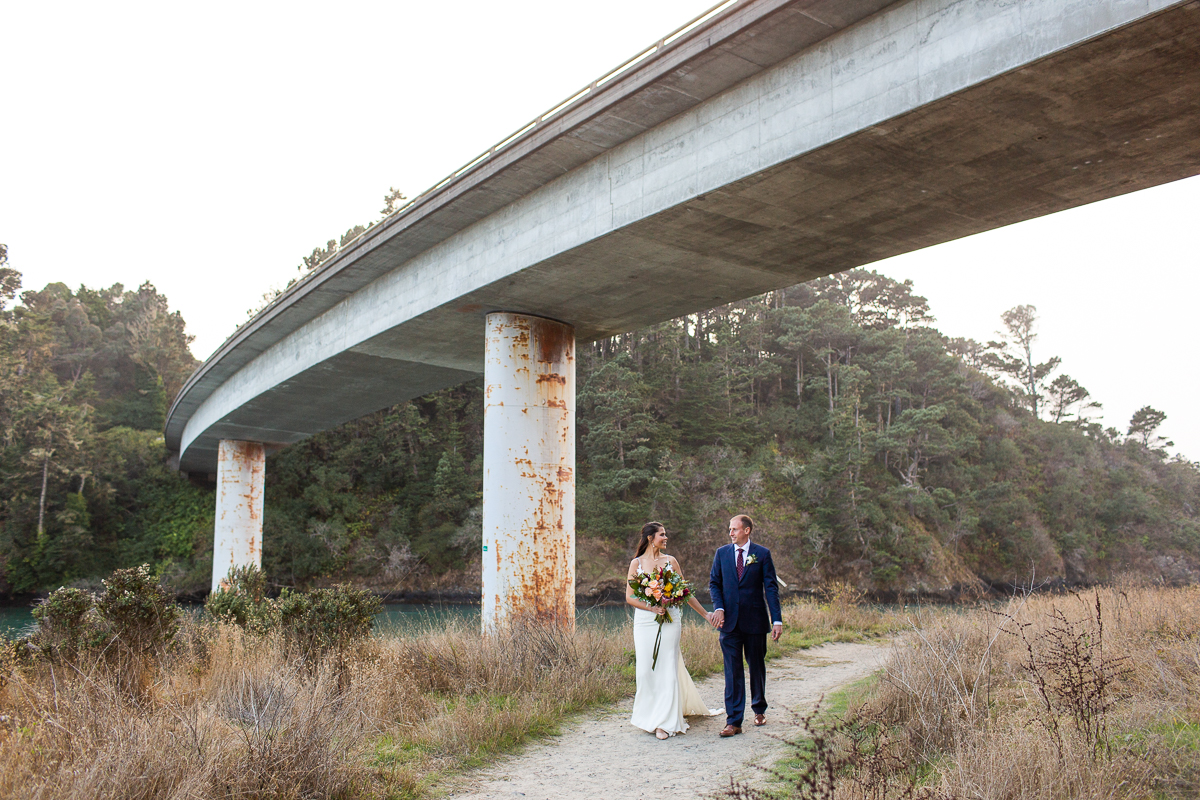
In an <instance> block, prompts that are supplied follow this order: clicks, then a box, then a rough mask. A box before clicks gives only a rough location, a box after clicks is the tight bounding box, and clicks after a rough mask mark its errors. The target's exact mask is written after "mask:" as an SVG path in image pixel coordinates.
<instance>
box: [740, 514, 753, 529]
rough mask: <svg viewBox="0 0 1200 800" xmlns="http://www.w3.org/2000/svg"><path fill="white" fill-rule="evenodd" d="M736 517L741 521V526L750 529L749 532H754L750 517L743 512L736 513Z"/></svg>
mask: <svg viewBox="0 0 1200 800" xmlns="http://www.w3.org/2000/svg"><path fill="white" fill-rule="evenodd" d="M737 518H738V521H739V522H741V523H742V527H744V528H745V529H746V530H748V531H750V533H754V520H752V519H750V517H748V516H746V515H745V514H738V515H737Z"/></svg>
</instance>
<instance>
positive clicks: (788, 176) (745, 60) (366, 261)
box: [166, 0, 1200, 627]
mask: <svg viewBox="0 0 1200 800" xmlns="http://www.w3.org/2000/svg"><path fill="white" fill-rule="evenodd" d="M1198 131H1200V3H1198V2H1196V1H1195V0H1191V1H1190V2H1170V1H1167V0H899V1H898V2H891V1H890V0H731V1H730V2H727V3H725V4H723V5H722V6H719V7H718V8H717V9H714V11H713V12H710V13H709V14H708V15H706V16H704V17H701V18H700V19H698V20H696V21H693V23H691V24H689V25H688V26H685V27H684V28H682V29H680V30H679V31H676V32H675V33H673V34H672V35H670V36H668V37H665V38H664V39H663V40H661V41H659V42H658V43H656V44H655V45H653V46H652V47H650V48H648V49H647V50H646V51H644V52H642V53H639V54H637V56H636V57H634V58H633V59H631V60H630V61H628V62H626V63H625V64H623V65H622V66H620V67H618V68H617V69H616V70H614V71H612V72H611V73H609V74H607V75H605V76H602V77H601V78H599V79H598V80H596V81H594V82H593V83H592V84H590V85H589V86H587V87H585V88H584V89H582V90H581V91H580V92H579V93H578V94H577V95H575V96H574V97H571V98H569V99H567V100H566V101H565V102H564V103H562V104H561V105H559V106H558V107H556V108H554V109H552V110H551V111H548V112H547V113H545V114H542V115H541V116H539V117H537V118H536V119H535V120H534V121H532V122H531V123H530V124H529V125H527V126H526V127H524V128H523V129H521V130H520V131H518V132H516V133H514V134H513V135H512V136H511V137H509V138H508V139H506V140H505V141H503V142H501V143H499V144H497V145H496V146H495V147H492V148H490V149H489V150H487V151H486V152H484V153H482V154H480V155H479V156H478V157H477V158H475V159H474V160H472V161H471V162H469V163H468V164H467V165H466V166H464V167H463V168H462V169H460V170H458V171H456V172H455V173H454V174H453V175H450V176H448V177H447V178H446V179H445V180H443V181H442V182H441V183H439V184H438V185H437V186H435V187H433V188H432V189H431V190H429V191H427V192H425V193H424V194H422V195H420V196H419V197H417V198H416V199H414V200H413V201H412V202H411V203H410V204H409V205H408V206H406V207H405V208H403V209H402V210H401V211H399V212H398V213H396V214H394V215H393V216H392V217H390V218H389V219H387V220H386V221H385V222H383V223H382V224H380V225H377V226H375V227H374V228H372V229H371V230H369V231H368V232H367V233H365V234H364V235H363V236H361V237H360V238H359V239H357V240H356V241H355V242H353V243H352V244H350V245H349V246H347V247H345V248H343V250H342V251H341V252H340V253H338V255H337V256H336V257H334V258H333V259H331V260H330V261H328V262H326V263H325V264H323V265H321V267H320V268H318V269H317V270H316V271H315V272H313V273H312V274H310V275H309V276H308V277H307V278H306V279H305V280H304V281H302V282H301V283H299V284H298V285H296V286H293V287H292V288H291V289H289V290H288V291H287V292H285V293H284V294H283V295H282V296H281V297H280V298H279V299H278V300H276V301H275V302H274V303H273V304H272V305H271V306H269V307H268V308H267V309H265V310H264V311H262V312H261V313H259V314H258V315H257V316H256V317H254V319H252V320H250V321H249V322H248V323H246V324H245V325H243V326H242V327H241V328H240V329H239V330H238V331H237V332H236V333H235V334H234V335H233V336H232V337H230V338H229V340H228V341H226V342H225V344H224V345H222V347H221V348H220V349H219V350H218V351H217V352H216V353H215V354H214V355H213V356H212V357H211V358H209V360H208V361H206V362H205V363H204V364H203V365H202V366H201V367H200V368H199V369H198V370H197V371H196V372H195V373H194V374H193V375H192V376H191V378H190V379H189V380H188V382H187V383H186V385H185V386H184V388H183V390H182V392H181V393H180V395H179V397H178V399H177V400H176V401H175V404H174V406H173V407H172V409H171V412H170V415H169V418H168V421H167V428H166V436H167V443H168V446H169V447H170V449H171V450H172V451H173V452H174V453H177V454H178V456H177V457H178V460H179V467H180V469H181V470H184V471H187V472H192V473H209V474H214V475H215V476H216V478H217V481H218V495H217V523H216V550H215V554H214V565H213V585H214V587H216V586H217V585H218V583H219V581H220V580H221V578H223V577H224V575H225V574H226V571H227V570H228V569H229V567H230V566H231V565H235V564H244V563H257V562H258V561H259V559H260V557H261V551H260V544H261V535H262V481H263V469H264V454H265V453H266V452H268V451H269V450H270V449H271V448H275V447H279V446H283V445H287V444H290V443H292V442H296V441H299V440H300V439H303V438H304V437H307V436H310V435H312V434H314V433H317V432H318V431H321V430H325V429H327V428H330V427H333V426H335V425H338V424H340V423H342V422H345V421H347V420H350V419H354V418H356V417H359V416H362V415H363V414H366V413H369V412H371V411H375V410H377V409H379V408H383V407H386V406H388V405H392V404H395V403H398V402H401V401H404V400H406V399H409V398H413V397H417V396H419V395H422V394H425V393H428V392H430V391H433V390H436V389H440V388H443V387H447V386H451V385H454V384H457V383H460V382H462V381H465V380H468V379H471V378H474V377H476V376H478V375H479V374H481V373H482V374H483V375H484V379H485V384H486V411H485V440H484V447H485V452H484V458H485V466H484V498H483V502H484V508H483V525H484V534H483V543H482V546H483V549H484V553H483V563H484V578H483V581H484V592H483V593H484V597H483V601H484V625H485V627H490V626H492V625H494V624H496V623H499V622H503V621H504V620H505V619H507V618H508V617H509V616H511V615H513V614H531V615H534V616H538V617H542V618H555V619H559V620H562V621H564V622H569V621H570V620H572V619H573V612H574V608H573V597H574V468H575V463H574V461H575V454H574V438H575V436H574V410H575V396H574V391H575V386H574V376H575V367H574V347H575V343H576V342H588V341H593V340H595V339H597V338H600V337H605V336H609V335H612V334H616V333H620V332H624V331H628V330H631V329H635V328H638V327H642V326H645V325H649V324H652V323H656V322H660V321H663V320H666V319H669V318H672V317H676V316H679V315H682V314H686V313H690V312H694V311H697V310H700V309H705V308H710V307H712V306H714V305H719V304H722V303H726V302H730V301H734V300H738V299H742V298H745V297H748V296H751V295H755V294H759V293H761V292H764V291H768V290H771V289H776V288H779V287H782V286H787V285H791V284H794V283H797V282H800V281H804V280H809V279H812V278H816V277H818V276H821V275H826V274H829V273H832V272H837V271H841V270H845V269H849V268H852V267H856V266H860V265H863V264H869V263H871V262H874V261H877V260H879V259H883V258H887V257H889V256H893V255H897V254H900V253H904V252H908V251H912V250H916V249H919V248H923V247H927V246H929V245H933V244H937V243H940V242H945V241H948V240H951V239H956V238H959V237H962V236H967V235H970V234H973V233H978V232H980V231H985V230H989V229H992V228H996V227H999V226H1002V225H1008V224H1011V223H1014V222H1019V221H1022V220H1026V219H1030V218H1033V217H1037V216H1041V215H1045V214H1050V213H1053V212H1056V211H1061V210H1063V209H1067V208H1072V207H1074V206H1078V205H1082V204H1084V203H1090V202H1093V201H1096V200H1101V199H1104V198H1108V197H1112V196H1115V195H1119V194H1123V193H1126V192H1131V191H1135V190H1138V189H1143V188H1146V187H1149V186H1154V185H1157V184H1160V183H1165V182H1167V181H1172V180H1177V179H1180V178H1184V177H1188V176H1191V175H1194V174H1196V173H1198V172H1200V136H1198V135H1197V132H1198ZM248 266H250V265H248ZM1131 266H1133V265H1131ZM1063 269H1071V270H1076V271H1077V272H1078V273H1079V277H1080V280H1088V279H1089V275H1088V268H1087V265H1086V264H1064V265H1063ZM973 277H974V276H973V275H972V273H971V271H970V265H963V274H962V280H964V281H970V280H972V279H973Z"/></svg>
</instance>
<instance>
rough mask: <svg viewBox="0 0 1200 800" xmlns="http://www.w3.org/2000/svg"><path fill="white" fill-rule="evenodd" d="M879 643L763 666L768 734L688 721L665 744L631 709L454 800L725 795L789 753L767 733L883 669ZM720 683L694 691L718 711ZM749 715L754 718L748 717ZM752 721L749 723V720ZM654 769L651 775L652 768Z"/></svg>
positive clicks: (481, 777) (492, 773)
mask: <svg viewBox="0 0 1200 800" xmlns="http://www.w3.org/2000/svg"><path fill="white" fill-rule="evenodd" d="M886 650H887V646H886V645H881V644H828V645H824V646H822V647H816V648H813V649H812V650H806V651H802V652H800V653H797V654H796V655H793V656H790V657H788V658H783V659H778V660H775V661H773V662H771V663H770V664H768V666H767V702H769V703H770V704H771V708H769V709H768V710H767V725H765V726H764V727H762V728H755V727H753V725H749V726H748V727H745V728H743V733H742V735H741V736H733V737H731V738H729V739H722V738H720V737H719V736H717V732H718V731H720V730H721V728H722V727H723V726H724V725H725V715H724V713H722V714H719V715H717V716H715V717H689V718H688V722H689V723H690V724H691V729H690V730H689V731H688V732H687V734H686V735H683V736H676V737H673V738H671V739H668V740H667V741H663V742H660V741H658V740H657V739H655V738H654V735H653V734H650V733H646V732H644V731H641V730H638V729H637V728H634V727H633V726H632V725H630V724H629V714H630V710H631V708H632V707H633V700H632V698H631V699H628V700H625V701H624V702H622V703H621V704H620V705H618V706H617V707H616V708H613V709H611V710H608V711H601V712H599V713H597V714H594V715H593V716H592V717H591V718H589V719H587V720H582V721H579V722H574V723H571V724H570V725H568V726H566V727H565V728H564V730H563V733H562V735H561V736H558V737H556V738H554V739H552V740H550V741H549V742H546V743H544V744H538V745H534V746H532V747H530V748H528V749H527V750H526V751H525V752H523V753H521V754H520V755H516V756H512V757H510V758H507V759H504V760H503V761H501V762H499V763H497V764H495V765H493V766H491V767H488V768H486V769H481V770H479V771H477V772H474V773H472V774H470V775H468V776H465V777H464V778H462V779H461V780H460V781H459V783H458V785H457V786H456V787H454V788H453V789H452V790H451V791H450V793H449V796H450V797H453V798H459V800H484V798H486V799H487V800H492V799H493V798H514V797H524V798H527V799H528V800H564V798H573V797H607V798H620V799H621V800H639V799H640V798H647V800H649V798H656V799H657V798H662V797H663V796H665V793H667V792H669V793H670V796H672V797H678V798H696V797H704V796H705V795H708V794H711V793H713V792H718V791H720V790H721V789H722V788H724V787H727V786H729V780H730V778H731V777H732V778H735V779H739V780H751V781H758V780H762V773H761V772H760V771H759V770H757V769H755V768H754V767H753V765H754V764H770V763H772V762H773V761H774V760H775V759H777V758H778V757H779V756H780V755H782V754H783V752H784V745H783V744H782V743H781V742H779V741H778V740H776V739H773V738H771V737H770V736H769V735H768V734H770V733H775V734H787V733H790V732H792V731H794V730H795V729H794V728H793V727H792V726H791V725H788V724H787V721H788V720H789V719H791V718H792V713H793V712H801V713H803V712H804V711H807V710H808V709H810V708H811V707H812V705H813V703H815V702H816V700H817V699H818V698H819V697H820V696H821V695H822V694H825V693H828V692H830V691H831V690H833V689H836V688H837V687H839V686H843V685H845V684H847V683H850V682H852V681H855V680H857V679H859V678H862V677H864V676H866V675H869V674H870V673H871V672H873V671H875V670H876V669H878V668H879V667H880V666H881V665H882V659H883V655H884V654H885V652H886ZM724 686H725V684H724V678H723V677H722V676H721V675H719V674H718V675H713V676H710V677H709V678H706V679H705V680H703V681H701V682H700V683H698V684H697V688H699V690H700V695H701V697H703V698H704V699H705V701H706V702H707V703H708V705H709V706H711V707H712V708H719V707H720V706H721V705H722V703H723V699H722V698H723V697H724V691H725V690H724ZM747 712H749V709H747ZM746 719H747V722H749V721H750V720H751V718H750V717H749V716H747V718H746ZM647 756H652V757H653V760H654V761H656V762H657V764H656V766H655V767H654V769H653V770H649V769H648V768H647V764H649V763H651V758H647Z"/></svg>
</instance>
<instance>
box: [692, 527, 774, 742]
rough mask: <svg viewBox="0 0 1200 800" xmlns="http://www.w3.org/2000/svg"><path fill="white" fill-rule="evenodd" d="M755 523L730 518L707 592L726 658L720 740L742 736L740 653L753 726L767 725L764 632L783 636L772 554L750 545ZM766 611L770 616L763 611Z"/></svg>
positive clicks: (743, 697)
mask: <svg viewBox="0 0 1200 800" xmlns="http://www.w3.org/2000/svg"><path fill="white" fill-rule="evenodd" d="M753 532H754V521H753V520H751V519H750V518H749V517H748V516H746V515H745V514H738V515H737V516H736V517H734V518H733V519H731V520H729V538H730V540H731V541H732V544H727V545H725V546H724V547H721V548H720V549H718V550H717V554H716V556H715V557H714V558H713V565H712V572H711V573H710V574H709V577H708V590H709V592H710V593H711V594H712V602H713V609H714V611H713V613H712V624H713V627H715V628H719V629H720V631H721V651H722V652H723V653H724V654H725V727H724V729H722V730H721V736H736V735H737V734H739V733H741V732H742V717H743V715H744V714H745V711H746V673H745V667H744V666H743V664H742V657H743V654H744V655H745V660H746V663H747V664H749V666H750V707H751V708H752V709H754V724H755V725H766V724H767V718H766V716H765V715H766V712H767V698H766V695H765V694H764V687H763V684H764V683H766V680H767V666H766V663H765V662H764V658H765V656H766V654H767V631H770V632H771V640H772V641H775V640H777V639H779V634H781V633H783V614H781V613H780V611H779V586H778V584H777V583H776V580H775V564H774V563H773V562H772V561H771V551H770V550H768V549H767V548H765V547H762V546H761V545H757V544H754V543H753V542H751V541H750V534H751V533H753ZM768 608H769V609H770V612H771V613H770V616H768V615H767V609H768Z"/></svg>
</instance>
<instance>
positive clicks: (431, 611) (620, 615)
mask: <svg viewBox="0 0 1200 800" xmlns="http://www.w3.org/2000/svg"><path fill="white" fill-rule="evenodd" d="M185 608H188V609H189V610H191V611H193V612H194V613H199V610H200V607H199V606H194V605H189V606H185ZM32 612H33V609H32V607H31V606H6V607H0V635H3V636H10V637H16V636H20V635H21V634H22V632H23V631H24V630H25V629H26V628H28V627H29V626H31V625H32V624H33V613H32ZM631 613H632V609H630V608H629V606H626V605H623V604H622V605H608V606H596V607H594V608H586V609H579V611H578V612H577V614H576V620H577V621H578V623H579V624H580V625H600V626H606V627H610V626H620V625H627V624H629V620H630V617H631ZM479 624H480V620H479V606H478V605H473V604H469V603H463V604H443V605H417V604H414V603H389V604H388V605H385V606H384V607H383V611H381V612H380V613H379V615H378V616H377V617H376V618H375V630H376V631H378V632H379V633H389V632H391V633H411V632H414V631H419V630H424V629H428V628H444V627H447V626H450V625H459V626H462V627H465V628H478V627H479Z"/></svg>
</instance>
